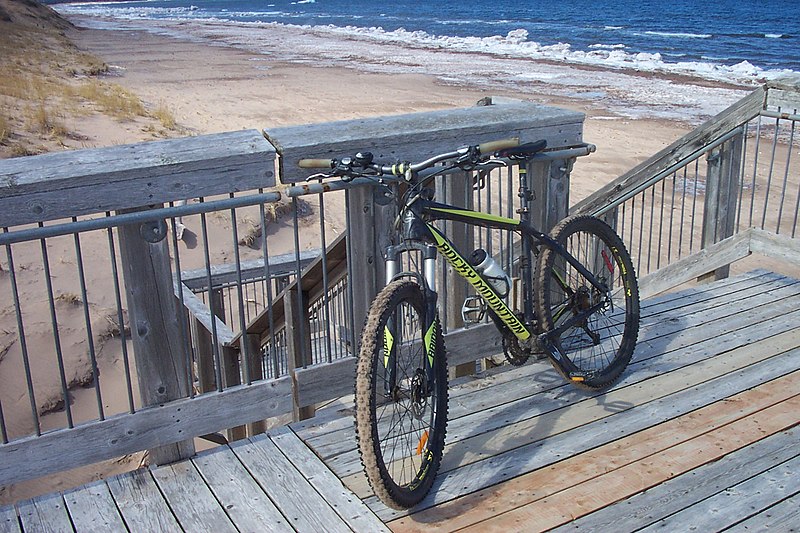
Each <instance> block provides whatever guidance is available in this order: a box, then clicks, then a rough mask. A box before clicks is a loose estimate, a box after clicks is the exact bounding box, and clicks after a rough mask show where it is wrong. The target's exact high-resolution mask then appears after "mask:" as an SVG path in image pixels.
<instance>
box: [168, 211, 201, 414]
mask: <svg viewBox="0 0 800 533" xmlns="http://www.w3.org/2000/svg"><path fill="white" fill-rule="evenodd" d="M170 207H173V204H172V202H170ZM170 223H171V225H172V232H171V233H172V249H173V250H174V251H175V277H176V280H177V281H176V283H177V289H178V305H179V308H178V325H179V327H180V332H181V337H183V343H184V347H183V349H184V354H185V356H186V379H187V381H186V383H188V384H189V398H194V397H195V394H194V359H193V357H192V343H191V341H190V339H189V332H188V331H187V323H186V303H185V302H184V299H183V277H182V274H181V254H180V249H179V248H178V230H177V229H176V222H175V217H172V218H171V219H170Z"/></svg>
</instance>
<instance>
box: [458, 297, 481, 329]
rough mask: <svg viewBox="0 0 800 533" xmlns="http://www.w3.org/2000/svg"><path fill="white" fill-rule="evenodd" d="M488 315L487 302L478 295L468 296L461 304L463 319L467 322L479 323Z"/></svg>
mask: <svg viewBox="0 0 800 533" xmlns="http://www.w3.org/2000/svg"><path fill="white" fill-rule="evenodd" d="M485 316H486V302H485V301H484V300H483V298H481V297H480V296H478V295H472V296H467V297H466V298H465V299H464V303H463V304H462V305H461V319H462V320H463V321H464V323H465V324H477V323H478V322H481V321H482V320H483V318H484V317H485Z"/></svg>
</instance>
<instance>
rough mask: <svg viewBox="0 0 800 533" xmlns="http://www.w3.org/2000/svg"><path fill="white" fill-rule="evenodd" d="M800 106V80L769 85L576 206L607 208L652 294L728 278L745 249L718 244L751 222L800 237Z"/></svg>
mask: <svg viewBox="0 0 800 533" xmlns="http://www.w3.org/2000/svg"><path fill="white" fill-rule="evenodd" d="M798 109H800V80H794V81H792V80H785V81H783V82H773V83H770V84H767V85H765V86H763V87H760V88H758V89H757V90H755V91H753V92H752V93H751V94H750V95H748V96H747V97H745V98H744V99H742V100H741V101H739V102H737V103H736V104H734V105H732V106H731V107H729V108H728V109H726V110H724V111H723V112H721V113H720V114H719V115H717V116H716V117H714V118H712V119H711V120H709V121H708V122H706V123H705V124H703V125H702V126H700V127H698V128H697V129H696V130H694V131H692V132H690V133H689V134H687V135H686V136H684V137H683V138H681V139H679V140H677V141H676V142H675V143H673V144H672V145H670V146H668V147H667V148H665V149H664V150H662V151H661V152H659V153H658V154H656V155H654V156H653V157H651V158H649V159H648V160H646V161H644V162H643V163H641V164H639V165H638V166H636V167H635V168H633V169H631V170H630V171H629V172H627V173H625V174H624V175H622V176H620V177H619V178H618V179H617V180H615V181H613V182H611V183H609V184H608V185H607V186H605V187H603V188H602V189H600V190H599V191H597V192H596V193H594V194H593V195H591V196H589V197H587V198H586V199H584V200H583V201H582V202H580V203H578V204H577V205H575V206H573V207H572V208H571V209H570V213H572V214H577V213H586V214H592V215H596V216H601V217H605V218H606V219H607V220H608V221H609V222H610V223H611V224H612V225H614V226H615V227H616V229H617V231H618V233H620V235H622V237H623V240H624V241H625V243H626V245H627V246H628V248H629V250H630V252H631V255H632V256H633V258H634V266H635V267H636V269H637V273H638V275H639V277H640V285H641V288H642V294H643V295H644V296H647V295H649V294H655V293H657V292H660V291H663V290H666V289H669V288H671V287H675V286H678V285H680V284H682V283H685V282H688V281H691V280H694V279H697V278H700V279H707V278H720V277H725V276H727V275H728V270H729V265H730V263H732V262H733V261H735V260H737V259H739V257H738V253H736V252H734V249H732V248H730V247H727V248H725V249H726V250H727V252H728V253H719V251H720V250H721V248H720V250H717V252H714V251H713V250H715V248H714V245H715V244H716V243H719V242H720V241H723V240H726V239H728V238H729V237H731V236H733V235H735V234H737V233H740V232H743V231H746V230H748V229H749V228H758V229H760V230H766V231H770V232H773V233H775V234H779V235H781V236H786V237H788V238H790V239H793V238H795V237H796V236H797V233H798V208H799V207H800V157H798V155H797V147H798V144H799V141H800V139H798V134H797V132H796V129H797V124H798V121H799V120H800V115H798ZM746 240H747V239H744V240H743V241H742V242H744V241H746ZM739 250H740V251H743V250H747V252H746V253H748V254H749V253H750V248H749V247H745V246H742V247H740V248H739ZM698 254H699V255H698ZM731 254H733V255H731ZM701 257H704V258H706V259H704V260H700V258H701Z"/></svg>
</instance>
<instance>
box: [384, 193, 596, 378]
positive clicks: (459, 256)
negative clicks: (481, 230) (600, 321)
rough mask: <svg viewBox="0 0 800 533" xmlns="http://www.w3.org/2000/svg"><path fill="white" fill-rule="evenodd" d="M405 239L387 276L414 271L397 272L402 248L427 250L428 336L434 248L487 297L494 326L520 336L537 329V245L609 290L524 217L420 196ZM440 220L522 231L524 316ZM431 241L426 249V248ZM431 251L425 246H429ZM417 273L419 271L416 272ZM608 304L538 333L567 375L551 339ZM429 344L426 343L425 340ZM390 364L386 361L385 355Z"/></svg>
mask: <svg viewBox="0 0 800 533" xmlns="http://www.w3.org/2000/svg"><path fill="white" fill-rule="evenodd" d="M402 216H403V228H402V236H403V244H400V245H396V246H391V247H389V249H387V280H391V279H393V278H395V277H397V276H399V275H405V276H408V275H414V274H409V273H407V272H404V273H398V272H397V267H396V265H397V259H398V256H399V254H400V253H402V252H404V251H408V250H411V249H417V250H423V252H424V254H426V255H424V261H425V267H424V271H425V275H424V278H425V285H424V286H425V287H426V291H430V293H432V294H429V298H428V299H427V301H428V302H429V304H428V307H429V309H428V310H426V318H425V324H424V330H425V331H426V339H428V338H429V335H430V331H431V328H432V327H433V322H434V319H435V316H436V315H435V312H436V311H435V306H436V291H435V280H434V269H433V265H434V263H435V252H433V251H432V250H431V248H433V249H435V250H436V251H438V252H439V253H441V255H442V256H444V258H445V260H447V262H448V263H449V264H450V265H451V266H452V267H453V269H454V270H455V272H456V273H458V274H459V275H460V276H461V277H463V278H464V279H465V280H466V281H467V282H468V283H469V284H470V285H472V287H474V288H475V290H476V291H477V292H478V294H480V295H481V297H483V299H484V300H485V301H486V304H487V305H488V307H489V308H490V309H491V310H492V312H493V316H492V318H493V320H494V319H495V317H496V320H495V325H496V326H497V327H498V329H500V330H501V331H502V328H503V327H506V328H508V330H509V331H511V333H513V334H514V335H515V336H516V337H517V338H518V339H519V340H520V341H527V340H529V339H530V338H531V337H532V336H533V335H536V334H537V332H536V331H533V330H532V329H531V328H530V327H529V326H528V325H526V324H532V323H533V318H534V317H533V308H532V307H533V306H532V302H533V286H532V283H531V280H532V276H531V269H532V266H531V259H532V254H533V253H534V252H533V250H534V248H533V246H531V245H532V244H533V245H535V246H546V247H548V248H552V249H553V250H555V251H556V253H558V254H559V255H560V256H561V257H563V258H564V259H565V260H566V261H567V262H568V263H569V264H570V265H571V266H572V267H573V268H575V269H576V270H577V271H578V272H580V274H581V275H582V276H584V277H585V278H586V279H587V280H588V281H589V282H590V283H591V284H592V285H593V286H594V287H595V288H596V289H597V290H599V291H601V292H603V293H605V292H607V291H608V288H607V287H606V286H605V285H604V284H603V283H601V282H600V281H598V280H597V278H595V276H594V275H593V274H592V273H591V272H590V271H589V270H587V269H586V268H585V267H584V266H583V265H582V264H581V263H580V262H578V260H577V259H575V258H574V257H573V256H572V255H571V254H570V253H569V252H568V251H567V250H566V249H565V248H564V247H563V246H561V244H559V243H558V242H557V241H555V240H553V239H552V238H551V237H550V236H549V235H547V234H545V233H542V232H541V231H539V230H537V229H536V228H535V227H534V226H532V225H531V224H530V223H528V222H527V221H526V220H522V219H513V218H506V217H502V216H497V215H492V214H488V213H483V212H480V211H473V210H470V209H465V208H461V207H456V206H453V205H448V204H443V203H439V202H435V201H432V200H425V199H423V198H421V197H420V198H417V199H416V200H415V201H413V202H411V203H410V204H409V205H407V206H406V209H405V211H404V213H403V215H402ZM524 217H525V215H524V214H523V218H524ZM437 220H451V221H454V222H463V223H466V224H469V225H472V226H481V227H486V228H491V229H499V230H503V231H513V232H518V233H520V234H521V235H522V237H523V239H522V258H523V260H522V266H521V277H522V283H523V302H524V309H523V316H522V319H523V320H520V318H519V317H518V316H517V314H516V313H514V311H513V310H512V309H510V308H509V307H508V305H507V304H506V303H505V302H504V301H503V298H501V297H500V295H499V294H497V292H496V291H495V289H494V288H493V287H492V286H491V285H490V284H489V283H487V282H486V281H485V280H484V279H483V277H481V275H480V274H479V273H478V272H477V271H476V270H475V269H474V268H473V267H472V265H471V264H470V263H469V261H468V260H467V259H466V258H465V257H464V254H463V253H462V252H461V251H459V250H458V249H457V248H456V246H455V245H454V244H453V242H452V241H450V239H448V238H447V236H446V235H444V234H443V233H442V232H441V231H439V230H438V229H437V228H436V227H435V226H433V225H432V224H431V223H432V222H435V221H437ZM426 245H427V248H426ZM426 250H427V251H426ZM415 276H416V277H419V275H418V274H417V275H415ZM554 276H555V277H556V280H557V282H558V283H559V285H560V286H561V287H562V289H563V290H564V291H565V293H567V294H570V295H571V294H572V290H571V289H570V288H569V287H568V286H567V284H566V282H565V281H564V280H563V279H561V278H560V276H558V274H557V273H555V272H554ZM602 305H604V303H599V304H596V305H594V306H592V307H590V308H589V309H587V310H585V311H583V312H581V313H577V314H575V315H573V316H572V317H570V318H568V319H567V320H565V321H564V322H563V323H562V324H561V325H560V326H559V327H558V328H556V329H554V330H551V331H546V332H542V333H539V334H538V340H539V342H540V343H541V345H542V346H543V347H544V348H545V350H546V352H547V353H548V354H549V355H550V356H551V357H552V358H553V359H554V360H555V361H556V364H557V365H559V366H560V367H561V368H562V369H563V370H564V371H565V373H566V374H567V375H570V374H572V373H574V372H577V371H578V369H577V367H575V366H574V365H573V363H572V362H571V361H570V360H569V359H568V358H566V357H563V356H562V354H561V351H560V348H559V346H558V343H557V342H554V341H553V339H555V338H558V336H559V335H560V334H561V333H563V332H564V331H566V330H567V329H569V328H570V327H572V326H573V325H575V324H578V323H580V322H581V321H583V320H585V319H586V318H587V317H589V316H590V315H591V314H593V313H595V312H597V311H598V309H599V308H600V307H601V306H602ZM426 344H428V342H426ZM425 348H426V353H427V354H428V359H429V360H431V359H432V357H433V352H432V351H430V350H429V348H430V346H427V345H426V347H425ZM387 364H388V360H387Z"/></svg>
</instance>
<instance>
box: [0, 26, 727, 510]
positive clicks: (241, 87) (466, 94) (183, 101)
mask: <svg viewBox="0 0 800 533" xmlns="http://www.w3.org/2000/svg"><path fill="white" fill-rule="evenodd" d="M83 22H85V21H83ZM73 23H74V24H76V26H77V28H74V29H67V30H66V36H67V38H68V39H70V40H71V41H72V42H73V43H74V44H75V45H76V46H77V48H78V49H79V50H80V51H82V52H84V53H86V54H89V55H91V56H94V57H97V58H99V59H100V60H101V61H102V62H104V63H105V64H107V65H108V67H109V68H108V71H107V72H105V73H103V74H101V75H100V78H102V80H104V81H105V82H108V83H113V84H115V85H118V86H121V87H123V88H125V89H126V90H128V91H130V92H131V93H133V94H135V95H137V96H138V98H139V99H141V101H142V103H143V104H144V106H145V108H146V109H148V110H155V109H158V108H163V109H166V110H168V111H169V113H170V114H171V115H172V116H173V117H174V119H175V121H176V124H175V125H174V127H171V128H162V127H154V126H153V119H152V117H151V118H142V117H138V118H122V119H120V118H114V117H108V116H102V114H101V115H100V116H98V115H97V114H80V113H75V114H67V115H65V116H64V117H62V118H61V120H62V121H63V122H64V124H65V128H66V129H67V130H68V131H70V132H72V134H71V135H69V136H66V137H64V138H63V139H62V140H61V141H60V143H50V144H49V145H48V149H74V148H80V147H99V146H107V145H114V144H123V143H131V142H138V141H146V140H152V139H154V138H161V137H164V136H171V137H176V136H182V135H200V134H205V133H214V132H223V131H233V130H240V129H269V128H272V127H278V126H286V125H295V124H304V123H318V122H325V121H334V120H342V119H353V118H361V117H371V116H378V115H386V114H401V113H411V112H418V111H429V110H437V109H445V108H456V107H469V106H472V105H475V103H476V102H477V101H478V100H480V99H481V98H484V97H486V96H495V95H496V96H504V97H509V98H518V99H524V100H532V101H535V102H538V103H542V104H547V105H556V106H560V107H565V108H569V109H572V110H576V111H580V112H583V113H586V122H585V128H584V139H585V140H586V141H587V142H590V143H593V144H595V145H597V152H596V153H595V154H593V155H591V156H590V157H585V158H581V159H580V160H579V161H578V163H577V164H576V165H575V168H574V171H573V173H572V180H571V186H572V189H571V202H572V203H575V202H577V201H579V200H580V199H582V198H584V197H585V196H587V195H588V194H590V193H591V192H593V191H595V190H597V189H598V188H599V187H601V186H602V185H604V184H605V183H607V182H609V181H611V180H612V179H614V178H616V177H617V176H619V175H620V174H622V173H624V172H625V171H627V170H629V169H630V168H632V167H633V166H635V165H636V164H637V163H639V162H641V161H643V160H644V159H646V158H647V157H649V156H651V155H653V154H654V153H656V152H657V151H658V150H660V149H662V148H663V147H664V146H666V145H668V144H670V143H671V142H673V141H675V140H676V139H678V138H679V137H681V136H682V135H683V134H685V133H686V132H688V131H689V130H690V129H692V127H693V126H692V123H696V122H697V121H698V120H700V119H702V116H699V115H698V114H697V112H695V111H690V112H687V113H686V114H685V117H686V120H685V121H670V120H666V119H663V118H662V119H659V118H647V117H641V118H636V119H633V118H630V117H626V116H622V115H620V114H619V113H616V112H615V111H614V110H612V109H608V108H605V107H603V105H602V102H592V101H591V99H587V97H586V96H585V95H584V96H583V97H581V98H567V97H564V96H563V95H551V94H548V91H547V85H546V84H542V83H538V84H536V87H535V90H531V91H515V90H509V88H508V87H505V86H502V85H497V86H493V85H492V83H491V80H489V79H482V80H480V81H479V82H476V83H475V84H474V85H469V84H464V83H458V84H455V83H445V82H443V81H442V79H441V78H437V77H435V76H430V75H423V74H415V73H409V74H404V75H402V76H394V75H391V74H387V73H382V72H376V71H375V70H376V69H374V68H359V64H358V62H354V63H353V64H352V65H350V66H343V65H342V64H339V65H331V64H330V61H327V60H326V61H321V60H320V61H317V60H318V59H319V58H316V57H314V56H309V55H303V52H302V50H299V49H298V50H296V51H295V53H296V56H297V58H296V59H295V60H293V61H287V60H286V59H275V58H274V57H272V56H271V55H270V54H269V53H257V52H255V51H253V50H252V49H247V48H245V47H242V48H237V47H234V46H232V45H231V44H230V43H229V42H221V41H215V40H214V39H212V38H211V37H208V36H207V37H202V36H200V35H198V34H195V35H194V38H192V39H189V38H178V37H175V36H170V35H164V32H163V31H161V32H160V34H159V33H155V32H150V31H144V30H142V29H115V30H108V29H96V28H95V29H89V28H83V27H81V26H82V21H81V20H80V19H74V20H73ZM345 44H346V43H345ZM317 63H320V65H317ZM321 63H325V64H324V65H322V64H321ZM543 68H544V66H543ZM646 78H647V77H644V76H642V79H644V80H646ZM666 81H669V80H666ZM659 82H660V83H662V82H665V80H663V79H661V80H660V81H659ZM698 86H699V85H698ZM721 110H722V108H720V109H718V110H717V111H721ZM89 246H90V247H91V246H93V245H91V244H90V245H89ZM97 246H98V247H99V246H100V245H99V244H98V245H97ZM30 248H31V250H30V257H25V256H24V251H25V250H22V251H21V253H19V254H17V256H16V257H15V259H17V261H18V264H33V263H35V262H36V261H37V257H36V255H35V247H33V246H31V247H30ZM98 253H100V252H98ZM65 254H66V252H65ZM58 268H64V269H68V268H74V265H72V266H69V265H66V266H65V265H63V264H62V265H60V267H58ZM0 277H1V276H0ZM0 281H2V282H3V283H6V281H5V279H3V280H0ZM4 291H5V286H4ZM4 294H5V292H4ZM9 304H10V302H9ZM92 304H93V305H94V306H96V308H97V309H98V310H102V309H104V308H110V307H112V306H113V302H111V301H93V302H92ZM42 305H44V304H42ZM59 305H60V306H61V311H60V312H62V313H63V314H64V315H65V316H71V315H70V313H69V311H68V310H69V309H70V305H71V304H70V303H69V302H59ZM10 309H11V313H5V316H4V317H3V320H4V322H3V323H2V325H1V326H2V328H3V331H6V330H7V331H11V332H13V331H14V328H15V325H14V324H15V323H14V320H13V316H12V315H13V305H11V307H10ZM46 312H47V311H46V309H45V308H44V307H43V308H42V309H41V313H43V316H44V313H46ZM79 314H80V311H79V308H77V307H76V308H75V310H74V312H73V313H72V315H74V317H71V318H70V319H72V318H75V320H76V321H77V323H76V325H75V327H74V328H65V331H67V333H65V335H68V334H69V333H68V331H70V330H72V329H74V330H75V331H77V332H78V333H77V334H76V339H69V338H67V339H65V340H64V344H65V345H67V343H70V342H72V343H73V344H75V345H79V344H80V342H85V339H83V341H81V340H80V339H78V338H77V337H79V336H80V331H79V330H80V327H79V326H80V325H79V322H80V320H82V317H80V316H79ZM6 322H8V323H7V324H6ZM111 322H113V321H111ZM109 323H110V322H109ZM112 325H113V324H112ZM105 327H106V328H108V327H109V326H108V324H105ZM117 327H118V326H117ZM98 328H100V329H102V325H100V324H99V325H98ZM4 338H5V337H0V341H2V340H3V339H4ZM11 341H13V339H11ZM41 342H43V343H44V342H49V341H47V340H46V339H42V340H41ZM12 344H13V342H12ZM14 349H16V348H10V349H6V351H5V352H3V355H6V352H8V353H13V350H14ZM108 350H109V351H108V352H107V353H106V354H105V355H104V361H105V362H103V363H102V367H101V375H103V380H104V388H107V389H108V390H114V388H115V387H117V388H119V390H120V391H121V390H122V388H123V387H124V368H122V367H121V365H120V354H119V348H118V346H117V347H112V346H110V345H109V347H108ZM0 359H2V363H3V364H2V366H0V379H3V380H9V379H11V378H10V377H9V376H14V377H15V379H20V376H21V369H20V368H19V367H17V368H16V369H13V368H11V366H12V365H13V364H14V361H17V360H18V358H17V359H15V358H14V357H12V356H11V355H9V356H8V357H6V358H5V359H3V358H0ZM77 363H78V366H80V367H81V368H83V371H84V372H85V371H86V368H87V367H86V365H87V364H88V363H87V361H86V360H85V357H84V359H83V360H82V361H79V362H77ZM81 365H82V366H81ZM21 386H22V387H23V389H24V384H21ZM52 387H53V388H54V389H55V388H57V384H55V383H53V384H52ZM17 392H19V391H17ZM4 394H10V393H8V389H6V390H4ZM91 395H92V392H91V391H87V392H86V394H85V399H84V400H82V401H81V402H76V405H75V406H74V407H73V409H74V410H75V412H76V413H77V415H76V417H77V418H78V419H81V418H91V416H90V415H85V416H84V415H81V409H85V410H86V412H91V410H92V402H91ZM117 396H118V397H119V398H116V399H114V400H112V401H116V402H118V403H117V404H115V405H112V406H110V408H109V412H121V411H124V409H125V407H124V405H125V402H124V394H121V393H120V394H117ZM3 409H4V411H5V416H6V419H9V420H11V419H14V418H15V417H16V418H24V412H25V410H26V409H28V410H29V409H30V406H29V405H27V403H26V401H19V397H17V401H9V400H8V396H4V397H3ZM14 410H19V411H20V412H19V413H15V412H14ZM45 426H46V424H45ZM142 460H143V458H142V455H141V454H139V455H136V456H133V457H128V458H123V459H121V460H120V461H113V462H109V463H106V464H102V465H96V466H93V467H88V468H86V469H81V471H80V472H73V473H67V474H63V475H59V476H53V477H52V478H48V479H43V480H36V481H33V482H29V483H23V484H20V485H17V486H14V487H2V488H0V504H3V503H9V502H13V501H16V500H19V499H22V498H26V497H30V496H33V495H35V494H39V493H42V492H47V491H53V490H63V489H65V488H68V487H70V486H74V485H77V484H81V483H85V482H87V481H89V480H91V479H96V478H98V477H100V476H106V475H110V474H113V473H117V472H120V471H125V470H128V469H131V468H135V467H136V466H138V465H139V464H140V463H141V461H142Z"/></svg>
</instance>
